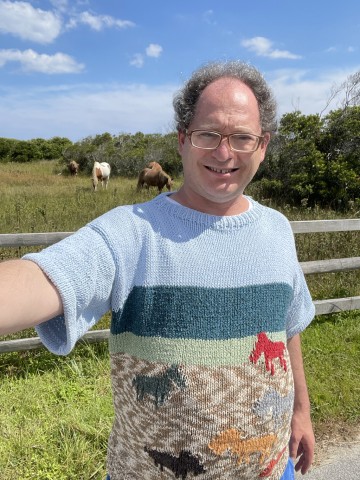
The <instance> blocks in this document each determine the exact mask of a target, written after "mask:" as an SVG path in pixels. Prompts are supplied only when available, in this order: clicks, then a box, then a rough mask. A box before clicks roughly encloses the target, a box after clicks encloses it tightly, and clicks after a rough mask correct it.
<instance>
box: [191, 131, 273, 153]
mask: <svg viewBox="0 0 360 480" xmlns="http://www.w3.org/2000/svg"><path fill="white" fill-rule="evenodd" d="M194 132H209V133H216V134H217V135H220V141H219V143H218V144H217V146H216V147H212V148H204V147H197V146H196V145H194V144H193V142H192V138H191V136H192V134H193V133H194ZM237 133H247V134H248V135H252V136H253V137H257V138H258V139H259V143H258V145H257V146H256V148H254V149H253V150H236V148H233V147H232V146H231V145H230V137H231V135H236V134H237ZM186 136H187V137H189V139H190V143H191V145H192V146H193V147H194V148H199V149H200V150H216V149H217V148H219V146H220V144H221V142H222V141H223V139H224V138H227V141H228V144H229V148H230V150H232V151H233V152H242V153H252V152H256V150H257V149H258V148H259V146H260V145H261V141H260V140H261V139H264V138H265V135H256V134H255V133H250V132H233V133H227V134H225V133H220V132H216V131H215V130H204V129H202V128H196V129H195V130H186Z"/></svg>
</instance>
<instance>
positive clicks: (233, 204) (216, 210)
mask: <svg viewBox="0 0 360 480" xmlns="http://www.w3.org/2000/svg"><path fill="white" fill-rule="evenodd" d="M171 198H172V199H173V200H175V201H176V202H177V203H179V204H180V205H182V206H183V207H187V208H191V209H192V210H197V211H198V212H201V213H207V214H208V215H216V216H218V217H227V216H231V215H239V214H240V213H244V212H246V211H247V210H249V201H248V200H247V199H246V198H245V197H244V196H243V195H242V194H241V195H239V196H237V197H236V198H235V199H231V200H229V201H227V202H221V203H218V202H212V201H211V200H208V199H207V198H204V197H201V196H200V195H196V198H193V196H192V195H188V194H187V192H186V191H185V189H184V188H183V187H181V188H180V190H179V191H178V192H175V193H174V194H172V195H171Z"/></svg>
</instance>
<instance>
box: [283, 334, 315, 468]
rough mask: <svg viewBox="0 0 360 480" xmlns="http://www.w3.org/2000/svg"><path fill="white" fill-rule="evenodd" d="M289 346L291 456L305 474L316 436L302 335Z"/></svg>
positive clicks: (289, 340) (312, 453)
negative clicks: (292, 394) (291, 407)
mask: <svg viewBox="0 0 360 480" xmlns="http://www.w3.org/2000/svg"><path fill="white" fill-rule="evenodd" d="M287 348H288V351H289V355H290V362H291V368H292V371H293V375H294V387H295V398H294V414H293V418H292V421H291V437H290V442H289V449H290V458H291V459H292V461H293V462H294V464H295V461H296V458H297V457H299V456H300V458H299V461H298V462H297V464H296V465H295V470H296V471H297V472H298V471H299V470H300V469H301V473H302V474H303V475H305V473H306V472H307V471H308V469H309V467H310V465H311V462H312V460H313V457H314V447H315V437H314V432H313V429H312V425H311V420H310V401H309V395H308V391H307V387H306V381H305V373H304V367H303V360H302V354H301V343H300V335H295V336H294V337H292V338H289V339H288V342H287Z"/></svg>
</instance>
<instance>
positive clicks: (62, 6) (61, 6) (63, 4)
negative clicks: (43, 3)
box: [50, 0, 68, 12]
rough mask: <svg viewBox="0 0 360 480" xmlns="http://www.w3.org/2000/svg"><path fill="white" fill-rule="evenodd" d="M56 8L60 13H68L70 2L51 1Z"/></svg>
mask: <svg viewBox="0 0 360 480" xmlns="http://www.w3.org/2000/svg"><path fill="white" fill-rule="evenodd" d="M50 2H51V3H52V4H53V5H54V7H55V8H57V9H58V10H60V12H66V10H67V6H68V0H50Z"/></svg>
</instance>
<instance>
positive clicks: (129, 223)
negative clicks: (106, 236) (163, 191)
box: [88, 199, 159, 233]
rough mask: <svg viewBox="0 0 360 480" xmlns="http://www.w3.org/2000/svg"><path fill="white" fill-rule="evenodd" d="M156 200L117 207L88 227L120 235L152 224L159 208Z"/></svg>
mask: <svg viewBox="0 0 360 480" xmlns="http://www.w3.org/2000/svg"><path fill="white" fill-rule="evenodd" d="M155 200H156V199H153V200H150V201H148V202H145V203H137V204H133V205H122V206H119V207H116V208H114V209H112V210H110V211H109V212H106V213H104V214H103V215H101V216H100V217H98V218H96V219H95V220H93V221H92V222H90V223H89V224H88V226H89V227H91V228H93V229H95V230H99V229H100V230H102V231H114V230H116V231H117V232H118V233H119V232H124V231H128V228H134V227H136V226H139V227H140V226H141V225H145V224H147V223H149V222H150V223H151V219H152V218H154V217H156V214H157V212H158V208H159V207H158V205H157V203H158V202H156V201H155Z"/></svg>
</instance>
